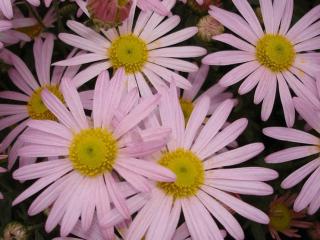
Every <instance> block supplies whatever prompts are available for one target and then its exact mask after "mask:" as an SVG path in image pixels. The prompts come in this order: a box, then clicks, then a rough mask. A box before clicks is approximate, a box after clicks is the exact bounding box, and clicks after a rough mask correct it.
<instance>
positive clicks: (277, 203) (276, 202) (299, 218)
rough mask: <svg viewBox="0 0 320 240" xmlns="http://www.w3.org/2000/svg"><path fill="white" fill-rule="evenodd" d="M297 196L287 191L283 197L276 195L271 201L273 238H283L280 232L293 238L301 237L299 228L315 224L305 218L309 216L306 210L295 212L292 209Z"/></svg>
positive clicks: (277, 239) (270, 229)
mask: <svg viewBox="0 0 320 240" xmlns="http://www.w3.org/2000/svg"><path fill="white" fill-rule="evenodd" d="M295 198H296V195H295V194H292V195H290V194H289V193H287V194H285V195H283V196H281V197H278V196H275V197H274V199H273V201H272V202H271V203H270V206H269V217H270V223H269V226H268V228H269V231H270V234H271V237H272V238H273V239H276V240H281V237H280V234H279V233H282V234H283V235H285V236H287V237H289V238H291V239H292V238H301V236H300V234H299V232H298V231H299V228H304V229H308V228H311V226H312V225H313V224H312V223H311V222H307V221H305V220H304V218H305V217H306V216H307V214H306V212H305V211H301V212H295V211H293V210H292V205H293V203H294V200H295Z"/></svg>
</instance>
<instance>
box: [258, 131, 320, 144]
mask: <svg viewBox="0 0 320 240" xmlns="http://www.w3.org/2000/svg"><path fill="white" fill-rule="evenodd" d="M263 134H264V135H267V136H268V137H272V138H275V139H278V140H281V141H289V142H296V143H304V144H311V145H320V139H319V138H317V137H315V136H313V135H311V134H309V133H307V132H303V131H301V130H296V129H293V128H284V127H268V128H264V129H263Z"/></svg>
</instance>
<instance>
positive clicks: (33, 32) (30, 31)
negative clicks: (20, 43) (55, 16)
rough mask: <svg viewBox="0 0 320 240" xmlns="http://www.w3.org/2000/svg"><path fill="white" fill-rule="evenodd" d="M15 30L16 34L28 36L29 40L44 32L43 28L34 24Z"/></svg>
mask: <svg viewBox="0 0 320 240" xmlns="http://www.w3.org/2000/svg"><path fill="white" fill-rule="evenodd" d="M15 30H16V31H18V32H22V33H24V34H26V35H28V36H29V37H30V38H32V39H34V38H36V37H38V36H39V35H40V34H41V33H42V32H43V31H44V28H43V26H41V24H35V25H33V26H29V27H21V28H16V29H15Z"/></svg>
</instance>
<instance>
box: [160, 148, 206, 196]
mask: <svg viewBox="0 0 320 240" xmlns="http://www.w3.org/2000/svg"><path fill="white" fill-rule="evenodd" d="M159 164H160V165H162V166H164V167H167V168H169V169H170V170H171V171H173V172H174V173H175V174H176V181H175V182H171V183H167V182H158V187H159V188H160V189H162V190H163V191H164V192H165V193H166V194H167V195H171V196H173V197H174V198H187V197H191V196H194V195H195V194H196V193H197V192H198V190H199V187H200V186H201V185H202V184H203V183H204V168H203V164H202V162H201V160H200V159H199V158H198V157H197V156H196V155H195V154H194V153H192V152H191V151H189V150H185V149H182V148H179V149H177V150H175V151H174V152H168V153H165V154H163V155H162V157H161V159H160V160H159Z"/></svg>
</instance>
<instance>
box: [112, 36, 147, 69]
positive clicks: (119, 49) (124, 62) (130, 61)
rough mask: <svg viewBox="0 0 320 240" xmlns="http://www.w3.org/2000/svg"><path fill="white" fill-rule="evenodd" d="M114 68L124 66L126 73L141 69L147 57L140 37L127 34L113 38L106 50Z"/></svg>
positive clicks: (145, 47)
mask: <svg viewBox="0 0 320 240" xmlns="http://www.w3.org/2000/svg"><path fill="white" fill-rule="evenodd" d="M108 55H109V58H110V60H111V63H112V66H113V68H114V69H118V68H120V67H124V69H125V71H126V73H135V72H139V71H141V70H142V68H143V66H144V64H145V63H146V61H147V59H148V49H147V45H146V44H145V42H144V41H143V40H141V39H140V38H138V37H136V36H134V35H132V34H129V35H124V36H120V37H119V38H117V39H116V40H114V41H113V42H112V44H111V47H110V48H109V50H108Z"/></svg>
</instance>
